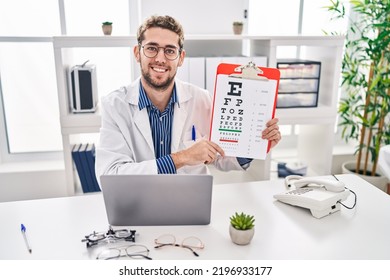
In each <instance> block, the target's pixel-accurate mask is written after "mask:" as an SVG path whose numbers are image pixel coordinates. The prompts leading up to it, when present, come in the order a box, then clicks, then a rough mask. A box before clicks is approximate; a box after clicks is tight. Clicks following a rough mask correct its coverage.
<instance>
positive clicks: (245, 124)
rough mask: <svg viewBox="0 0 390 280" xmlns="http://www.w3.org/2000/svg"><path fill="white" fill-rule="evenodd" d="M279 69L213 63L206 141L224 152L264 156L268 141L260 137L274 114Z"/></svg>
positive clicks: (229, 154)
mask: <svg viewBox="0 0 390 280" xmlns="http://www.w3.org/2000/svg"><path fill="white" fill-rule="evenodd" d="M279 80H280V72H279V69H277V68H267V67H258V66H256V65H255V64H254V63H253V62H251V61H250V62H249V63H248V64H246V65H239V64H227V63H221V64H219V65H218V67H217V73H216V79H215V85H214V97H213V106H212V116H211V124H210V138H209V139H210V141H213V142H215V143H217V144H218V145H219V146H220V147H221V148H222V149H223V150H224V151H225V154H226V155H227V156H235V157H243V158H253V159H265V158H266V156H267V153H268V152H269V150H270V147H271V146H270V145H271V143H270V142H269V141H267V140H264V139H261V133H262V130H263V129H264V128H265V124H266V122H267V121H268V120H270V119H272V118H274V116H275V109H276V100H277V94H278V87H279Z"/></svg>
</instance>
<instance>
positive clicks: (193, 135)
mask: <svg viewBox="0 0 390 280" xmlns="http://www.w3.org/2000/svg"><path fill="white" fill-rule="evenodd" d="M195 140H196V130H195V125H193V126H192V141H195Z"/></svg>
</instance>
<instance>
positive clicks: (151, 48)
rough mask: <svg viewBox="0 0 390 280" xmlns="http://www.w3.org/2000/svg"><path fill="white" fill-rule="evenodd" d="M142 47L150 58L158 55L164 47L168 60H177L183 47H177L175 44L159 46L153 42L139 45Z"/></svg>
mask: <svg viewBox="0 0 390 280" xmlns="http://www.w3.org/2000/svg"><path fill="white" fill-rule="evenodd" d="M139 46H140V48H142V50H143V52H144V55H145V56H146V57H148V58H154V57H156V56H157V54H158V52H159V51H160V49H163V51H164V55H165V57H166V58H167V59H168V60H175V59H176V58H178V57H179V54H180V53H181V51H182V49H181V48H176V47H174V46H168V47H159V46H157V45H152V44H146V45H143V46H142V45H139Z"/></svg>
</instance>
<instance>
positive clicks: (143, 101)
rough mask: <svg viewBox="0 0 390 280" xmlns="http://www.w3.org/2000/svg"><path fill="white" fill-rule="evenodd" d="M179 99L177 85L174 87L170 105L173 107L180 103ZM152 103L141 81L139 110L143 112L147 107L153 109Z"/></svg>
mask: <svg viewBox="0 0 390 280" xmlns="http://www.w3.org/2000/svg"><path fill="white" fill-rule="evenodd" d="M178 101H179V99H178V97H177V93H176V83H175V84H174V85H173V90H172V95H171V99H170V100H169V102H168V105H172V104H174V103H178ZM152 105H153V104H152V101H150V99H149V97H148V96H147V95H146V92H145V89H144V87H143V86H142V83H141V81H139V100H138V108H139V110H140V111H141V110H142V109H143V108H145V107H152Z"/></svg>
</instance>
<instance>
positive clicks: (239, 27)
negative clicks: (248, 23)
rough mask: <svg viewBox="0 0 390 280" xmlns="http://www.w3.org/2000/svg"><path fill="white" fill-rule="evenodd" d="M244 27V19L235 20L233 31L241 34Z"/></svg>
mask: <svg viewBox="0 0 390 280" xmlns="http://www.w3.org/2000/svg"><path fill="white" fill-rule="evenodd" d="M243 28H244V23H243V22H242V21H234V22H233V33H234V34H236V35H240V34H241V33H242V30H243Z"/></svg>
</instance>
